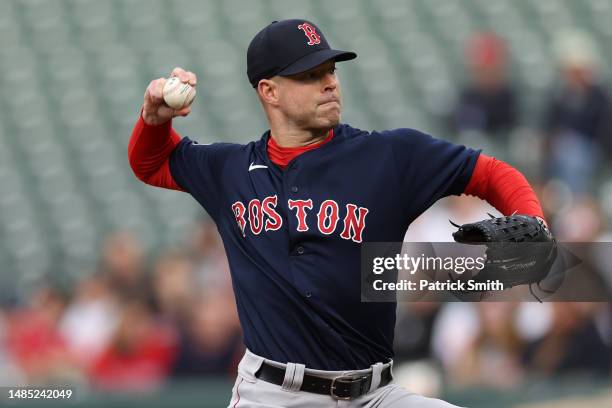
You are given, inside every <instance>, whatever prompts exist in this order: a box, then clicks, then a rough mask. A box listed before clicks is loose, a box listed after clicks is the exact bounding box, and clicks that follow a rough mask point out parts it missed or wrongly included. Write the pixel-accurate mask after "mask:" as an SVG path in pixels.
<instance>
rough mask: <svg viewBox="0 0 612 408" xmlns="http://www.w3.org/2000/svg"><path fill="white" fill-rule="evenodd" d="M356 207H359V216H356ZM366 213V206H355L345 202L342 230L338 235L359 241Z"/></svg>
mask: <svg viewBox="0 0 612 408" xmlns="http://www.w3.org/2000/svg"><path fill="white" fill-rule="evenodd" d="M357 208H359V216H357ZM366 215H368V209H367V208H363V207H357V206H356V205H355V204H347V205H346V217H344V230H343V231H342V233H341V234H340V236H341V237H342V238H344V239H352V240H353V241H354V242H361V239H362V237H361V233H362V232H363V229H364V228H365V217H366ZM351 231H352V233H351Z"/></svg>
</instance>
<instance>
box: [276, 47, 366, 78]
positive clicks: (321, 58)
mask: <svg viewBox="0 0 612 408" xmlns="http://www.w3.org/2000/svg"><path fill="white" fill-rule="evenodd" d="M355 58H357V54H355V53H354V52H351V51H340V50H320V51H315V52H313V53H310V54H308V55H306V56H304V57H302V58H300V59H299V60H297V61H295V62H293V63H292V64H291V65H289V66H287V67H285V68H283V69H282V70H281V71H280V72H278V73H277V74H276V75H281V76H287V75H295V74H299V73H300V72H304V71H308V70H309V69H312V68H314V67H316V66H317V65H321V64H322V63H324V62H325V61H329V60H334V61H348V60H352V59H355Z"/></svg>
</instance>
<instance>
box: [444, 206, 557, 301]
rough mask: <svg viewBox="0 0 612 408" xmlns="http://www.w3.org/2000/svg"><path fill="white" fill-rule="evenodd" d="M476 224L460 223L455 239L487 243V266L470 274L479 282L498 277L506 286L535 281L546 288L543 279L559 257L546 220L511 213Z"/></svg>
mask: <svg viewBox="0 0 612 408" xmlns="http://www.w3.org/2000/svg"><path fill="white" fill-rule="evenodd" d="M489 216H490V217H491V219H488V220H483V221H479V222H475V223H472V224H464V225H457V224H455V223H453V222H452V221H451V223H452V224H453V225H454V226H456V227H458V228H459V230H457V231H456V232H455V233H453V238H454V239H455V241H457V242H460V243H464V244H472V245H483V244H484V245H485V246H486V251H485V256H486V261H485V266H484V268H483V269H482V270H480V271H479V272H478V274H476V275H474V276H471V277H469V278H470V279H473V280H474V281H475V282H487V281H492V280H496V281H499V282H501V283H503V284H504V288H505V289H509V288H511V287H514V286H518V285H529V290H530V291H531V294H532V295H533V296H534V297H535V298H536V299H538V301H540V299H539V298H538V297H537V296H536V295H535V293H533V290H532V287H531V285H532V284H536V285H538V288H539V289H540V290H542V291H544V292H547V290H546V289H543V288H541V287H540V282H541V281H542V280H543V279H544V278H546V276H547V275H548V273H549V271H550V269H551V267H552V265H553V263H554V262H555V259H556V257H557V246H556V242H555V239H554V237H553V236H552V234H551V233H550V231H549V230H548V228H547V227H546V224H544V222H543V221H542V220H540V219H538V218H536V217H531V216H527V215H518V214H517V215H511V216H508V217H499V218H496V217H494V216H492V215H491V214H489Z"/></svg>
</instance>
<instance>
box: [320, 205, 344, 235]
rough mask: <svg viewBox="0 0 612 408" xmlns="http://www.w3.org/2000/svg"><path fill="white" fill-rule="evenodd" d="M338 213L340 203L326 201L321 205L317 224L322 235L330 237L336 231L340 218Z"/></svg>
mask: <svg viewBox="0 0 612 408" xmlns="http://www.w3.org/2000/svg"><path fill="white" fill-rule="evenodd" d="M338 211H339V209H338V203H336V202H335V201H334V200H325V201H323V202H322V203H321V207H319V213H318V214H317V223H318V227H319V231H321V233H322V234H325V235H329V234H331V233H332V232H334V231H335V230H336V225H337V224H338V219H339V218H340V217H339V216H338Z"/></svg>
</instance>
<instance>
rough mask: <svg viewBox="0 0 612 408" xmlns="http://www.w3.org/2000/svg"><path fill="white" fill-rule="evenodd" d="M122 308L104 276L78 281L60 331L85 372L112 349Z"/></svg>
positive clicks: (89, 277)
mask: <svg viewBox="0 0 612 408" xmlns="http://www.w3.org/2000/svg"><path fill="white" fill-rule="evenodd" d="M118 309H119V305H118V303H117V299H116V297H115V296H113V294H112V293H111V292H110V290H109V287H108V285H107V282H106V281H105V280H104V279H103V278H102V277H101V276H88V277H85V278H83V279H82V280H81V281H80V282H78V284H77V288H76V291H75V294H74V298H73V300H72V302H71V303H70V304H69V305H68V307H67V308H66V310H65V312H64V314H63V316H62V319H61V322H60V330H61V333H62V334H63V336H64V338H65V339H66V343H67V346H68V348H69V349H70V351H71V353H72V354H73V355H74V356H75V358H76V359H77V360H78V361H79V362H80V364H81V365H82V366H83V368H84V369H87V368H88V367H89V365H90V364H91V363H92V361H93V360H94V359H96V358H97V357H98V356H99V354H100V353H101V352H102V351H103V350H104V349H105V348H106V347H107V346H108V343H109V342H110V340H111V336H112V334H113V332H114V331H115V328H116V326H117V323H118V321H117V320H118V316H117V314H118V312H119V310H118Z"/></svg>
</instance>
